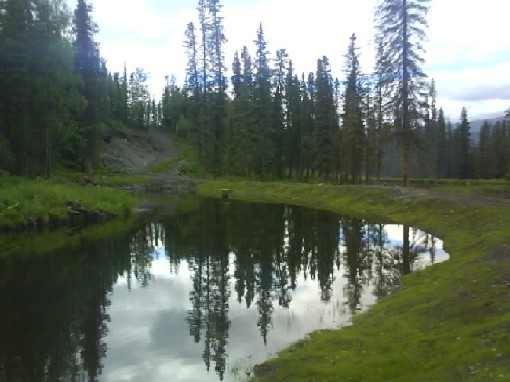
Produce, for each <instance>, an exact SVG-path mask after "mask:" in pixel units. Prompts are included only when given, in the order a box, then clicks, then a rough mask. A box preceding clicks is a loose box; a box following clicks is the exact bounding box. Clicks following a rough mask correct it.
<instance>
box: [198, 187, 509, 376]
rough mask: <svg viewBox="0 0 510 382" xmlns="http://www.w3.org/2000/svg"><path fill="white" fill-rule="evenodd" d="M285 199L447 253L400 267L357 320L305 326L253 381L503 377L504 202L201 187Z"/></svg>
mask: <svg viewBox="0 0 510 382" xmlns="http://www.w3.org/2000/svg"><path fill="white" fill-rule="evenodd" d="M221 188H228V189H231V190H232V192H231V196H232V198H236V199H243V200H253V201H265V202H285V203H292V204H297V205H303V206H309V207H315V208H321V209H328V210H332V211H336V212H339V213H341V214H346V215H356V216H360V217H365V218H369V219H372V220H379V221H380V220H384V221H388V220H392V221H396V222H399V223H407V224H410V225H412V226H415V227H419V228H422V229H424V230H427V231H428V232H430V233H433V234H435V235H436V236H439V237H440V238H442V239H444V241H445V245H446V249H447V251H449V252H450V255H451V260H450V261H448V262H446V263H443V264H440V265H436V266H433V267H430V268H427V269H426V270H424V271H421V272H418V273H415V274H412V275H409V276H405V277H404V278H403V280H402V287H401V288H400V289H399V290H398V291H397V292H395V293H394V294H392V295H391V296H389V297H387V298H385V299H383V300H382V301H380V302H379V303H378V304H377V305H376V306H374V307H372V308H371V309H370V310H369V311H368V312H366V313H364V314H361V315H359V316H358V317H355V319H354V324H353V325H352V326H350V327H347V328H343V329H341V330H338V331H326V332H317V333H312V334H311V335H310V336H309V338H306V339H304V340H302V341H300V342H298V343H296V344H295V345H293V346H291V347H290V348H288V349H286V350H284V351H283V352H281V353H280V354H279V356H278V358H276V359H273V360H270V361H267V362H266V363H264V364H263V365H260V366H258V367H257V369H256V373H257V377H256V380H257V381H259V380H260V381H425V380H427V381H509V380H510V246H509V244H510V207H508V206H505V204H504V203H499V204H498V203H495V204H491V203H487V202H484V201H482V200H473V202H472V203H470V204H465V199H463V202H462V204H461V203H459V202H458V201H455V198H453V199H452V198H451V195H450V196H449V197H448V198H444V199H443V198H441V197H440V195H439V194H430V195H425V196H421V197H419V198H409V197H406V196H403V195H402V194H401V193H400V192H399V190H398V189H393V188H375V187H374V188H369V187H333V186H327V185H323V186H318V185H300V184H293V185H286V184H281V183H265V184H262V183H250V182H225V183H208V184H203V185H201V186H200V188H199V193H200V194H202V195H208V196H214V197H219V195H220V193H219V189H221Z"/></svg>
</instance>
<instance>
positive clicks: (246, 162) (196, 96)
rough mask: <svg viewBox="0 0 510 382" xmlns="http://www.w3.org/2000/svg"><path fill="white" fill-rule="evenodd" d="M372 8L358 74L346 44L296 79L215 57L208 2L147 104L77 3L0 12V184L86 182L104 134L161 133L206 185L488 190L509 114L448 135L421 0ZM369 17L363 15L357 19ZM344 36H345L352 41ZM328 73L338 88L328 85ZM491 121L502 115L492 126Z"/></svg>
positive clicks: (258, 47) (499, 168) (1, 7)
mask: <svg viewBox="0 0 510 382" xmlns="http://www.w3.org/2000/svg"><path fill="white" fill-rule="evenodd" d="M401 3H402V2H401V1H398V0H384V1H379V5H378V7H377V9H376V10H375V14H374V15H373V17H374V18H375V21H376V36H375V43H376V44H377V47H378V49H377V57H376V65H375V67H374V68H362V67H361V65H360V59H359V58H360V54H361V53H362V52H361V48H360V47H359V45H358V41H357V38H356V34H355V33H353V34H352V36H351V37H350V38H349V39H348V40H347V41H336V42H335V44H336V46H334V47H332V49H338V50H341V51H343V52H344V62H335V63H332V62H330V60H329V59H328V57H326V56H322V57H318V58H317V65H316V69H315V71H313V72H310V73H300V72H297V70H296V69H295V67H296V64H295V63H294V62H293V60H292V58H291V57H289V54H288V53H287V51H286V49H285V48H284V47H282V48H281V49H278V50H276V51H275V52H270V51H269V50H268V47H267V46H268V44H267V37H266V35H265V33H264V27H263V24H262V23H261V24H260V26H259V28H258V29H257V30H256V31H254V33H253V37H254V41H253V42H252V43H250V44H249V45H246V46H242V47H239V50H238V51H237V52H236V53H235V55H234V56H233V57H225V54H224V47H225V43H226V41H227V36H226V32H225V30H224V19H223V17H222V5H221V2H220V0H198V4H197V22H190V23H189V24H188V25H187V26H186V28H185V30H184V31H183V39H184V49H185V50H186V54H187V65H186V67H187V69H186V73H185V81H184V83H182V84H179V83H177V81H175V80H174V79H173V77H170V76H169V77H167V81H166V85H165V87H164V89H161V94H160V95H157V96H153V95H151V93H150V91H149V88H148V84H147V79H148V73H147V72H146V71H145V70H144V69H143V68H137V69H136V70H135V71H134V72H132V73H128V72H127V70H126V69H125V70H124V71H123V72H120V73H119V72H114V73H112V72H110V71H109V69H108V66H107V62H106V60H104V59H103V58H102V56H101V50H100V46H99V44H98V43H97V41H96V34H97V32H98V28H99V26H98V25H96V24H95V22H94V20H93V8H92V4H91V3H90V2H87V1H86V0H78V1H77V5H76V8H75V9H74V10H70V9H68V8H67V6H66V2H65V1H63V0H3V1H0V52H1V54H0V173H1V174H13V175H22V176H30V177H33V176H45V177H50V176H51V174H52V172H53V171H54V170H55V169H56V168H67V169H72V170H76V171H83V172H87V173H92V172H94V171H97V169H99V168H101V166H102V164H101V161H100V159H99V158H100V153H101V150H102V148H103V146H104V145H105V144H107V142H108V139H109V137H110V136H111V135H112V134H114V132H115V131H123V130H125V129H131V130H135V131H137V130H140V131H147V130H149V129H154V128H158V129H166V130H167V131H169V132H172V133H175V135H176V136H177V137H181V138H183V139H185V140H187V141H188V142H189V143H191V144H192V145H193V147H194V148H195V149H196V152H197V157H198V160H199V163H200V166H201V167H202V168H203V170H204V171H205V172H206V173H207V174H209V175H210V176H213V177H218V176H241V177H247V178H252V179H261V180H265V179H297V180H305V181H307V180H320V181H331V182H338V183H352V184H359V183H364V182H367V183H368V182H372V181H374V180H379V179H380V178H387V177H402V182H403V184H404V186H405V185H407V183H408V181H409V178H410V177H412V178H438V179H447V178H460V179H475V178H479V179H496V178H503V177H506V176H509V175H508V174H509V172H510V113H509V114H507V116H506V118H505V116H504V115H502V116H501V119H499V120H498V121H497V122H489V121H487V122H486V123H484V124H483V126H482V128H481V130H480V133H479V134H478V132H477V134H476V136H475V135H474V134H473V133H472V131H471V130H472V129H471V121H470V119H469V115H468V111H467V110H466V109H462V110H459V119H458V120H457V121H451V120H449V119H448V118H446V117H445V112H444V111H443V109H442V108H441V106H440V105H437V102H436V98H437V92H436V84H435V82H434V80H433V79H431V78H429V77H428V76H427V75H426V73H425V72H424V70H423V67H424V59H423V56H424V52H425V51H424V47H423V46H424V45H423V42H424V41H425V39H426V31H427V20H426V15H427V12H428V0H408V1H407V2H405V1H404V3H403V4H405V5H404V10H405V12H400V10H402V9H401V7H402V4H401ZM369 17H370V15H369ZM353 32H355V31H353ZM333 67H341V68H342V70H343V77H342V78H334V77H333V75H332V68H333ZM502 114H503V113H502Z"/></svg>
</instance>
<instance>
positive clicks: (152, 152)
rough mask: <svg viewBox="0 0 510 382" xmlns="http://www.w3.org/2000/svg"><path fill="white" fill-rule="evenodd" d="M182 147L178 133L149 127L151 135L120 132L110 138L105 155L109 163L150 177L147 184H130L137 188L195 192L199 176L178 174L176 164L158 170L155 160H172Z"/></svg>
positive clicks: (107, 163) (103, 159)
mask: <svg viewBox="0 0 510 382" xmlns="http://www.w3.org/2000/svg"><path fill="white" fill-rule="evenodd" d="M177 154H179V149H178V147H177V146H176V144H175V141H174V136H173V134H171V133H170V132H167V131H165V130H163V129H160V128H152V129H149V131H148V137H139V136H133V135H131V136H129V135H124V134H118V135H117V136H113V137H111V138H110V139H109V142H108V143H107V144H106V145H105V150H104V152H103V154H102V155H101V159H102V161H103V163H104V165H105V166H107V167H109V168H112V169H114V170H118V171H121V172H123V173H127V174H130V175H142V176H145V177H147V178H148V180H147V183H146V184H136V185H132V186H129V187H128V188H129V189H130V190H132V191H135V192H175V193H182V192H184V193H189V192H193V190H194V189H195V186H196V184H197V182H198V181H197V180H196V179H194V178H190V177H187V176H181V175H179V174H178V171H177V166H176V168H170V169H168V170H165V171H162V172H158V173H154V172H152V171H151V169H152V167H153V166H154V165H155V164H158V163H160V162H162V161H164V160H171V159H172V158H174V157H175V156H176V155H177Z"/></svg>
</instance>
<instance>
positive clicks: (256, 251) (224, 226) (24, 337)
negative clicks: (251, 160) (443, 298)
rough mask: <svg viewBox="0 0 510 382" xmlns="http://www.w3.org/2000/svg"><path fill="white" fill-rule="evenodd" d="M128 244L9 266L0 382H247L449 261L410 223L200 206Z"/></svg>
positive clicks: (140, 229)
mask: <svg viewBox="0 0 510 382" xmlns="http://www.w3.org/2000/svg"><path fill="white" fill-rule="evenodd" d="M187 205H188V207H187V208H186V209H184V210H183V211H180V212H179V211H177V212H174V213H167V214H159V215H156V216H154V217H153V218H152V220H151V221H148V222H146V223H143V224H140V225H138V226H137V227H136V228H134V229H132V230H131V231H130V232H129V233H128V234H124V235H121V236H118V237H111V238H109V239H108V240H104V241H100V242H97V241H96V242H93V243H88V242H86V241H84V242H83V243H82V244H81V245H80V246H78V247H77V248H78V249H73V250H72V252H69V253H67V252H66V251H60V252H59V251H56V252H55V253H52V254H47V255H44V256H42V255H37V256H33V257H28V258H27V259H25V260H23V261H10V262H8V263H7V262H5V263H4V262H3V263H2V264H1V267H0V296H1V298H2V313H1V314H0V380H5V381H31V382H32V381H57V380H62V381H85V380H87V381H105V382H106V381H115V382H119V381H147V382H151V381H155V382H158V381H165V382H166V381H174V382H182V381H190V382H191V381H193V382H197V381H218V380H224V381H242V380H246V379H247V377H249V376H250V375H251V370H252V367H253V366H254V365H255V364H257V363H260V362H261V361H263V360H265V359H268V358H269V357H272V356H274V355H276V353H277V352H278V351H279V350H281V349H283V348H284V347H286V346H288V345H289V344H291V343H292V342H295V341H296V340H298V339H300V338H303V337H305V336H306V334H307V333H310V332H311V331H313V330H317V329H330V328H338V327H341V326H345V325H348V324H349V323H350V322H351V319H352V317H353V315H356V314H358V313H360V312H362V311H364V310H365V309H367V308H368V307H369V306H370V305H372V304H374V303H375V302H376V301H377V300H378V299H379V298H381V297H384V296H386V295H387V294H389V293H391V291H392V290H394V289H395V288H396V287H398V284H399V279H400V277H401V275H403V274H407V273H410V272H412V271H416V270H419V269H422V268H424V267H426V266H428V265H431V264H433V263H438V262H441V261H444V260H447V259H448V254H447V253H445V251H444V250H443V243H442V241H441V240H439V239H437V238H435V237H433V236H431V235H430V234H427V233H425V232H423V231H420V230H417V229H413V228H410V227H408V226H402V225H395V224H382V223H377V222H367V221H364V220H361V219H356V218H350V217H344V216H339V215H337V214H334V213H331V212H326V211H319V210H311V209H306V208H302V207H294V206H286V205H269V204H255V203H242V202H236V201H231V202H229V203H224V202H221V201H218V200H211V199H197V200H193V201H192V202H188V203H187Z"/></svg>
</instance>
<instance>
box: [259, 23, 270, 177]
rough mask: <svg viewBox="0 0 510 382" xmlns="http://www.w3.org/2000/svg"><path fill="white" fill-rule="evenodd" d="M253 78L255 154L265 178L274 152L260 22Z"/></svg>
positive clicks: (268, 73) (266, 63)
mask: <svg viewBox="0 0 510 382" xmlns="http://www.w3.org/2000/svg"><path fill="white" fill-rule="evenodd" d="M254 42H255V46H256V55H255V61H254V64H255V65H254V66H255V78H254V101H255V119H256V124H257V128H258V139H257V154H258V161H257V162H258V166H259V171H258V174H259V176H260V177H261V178H262V179H265V178H266V176H267V173H268V170H269V166H270V163H271V162H272V160H271V159H272V158H271V156H272V154H273V153H274V147H273V142H272V141H271V139H270V138H271V101H272V97H271V70H270V68H269V59H268V55H269V52H268V51H267V42H266V39H265V36H264V30H263V29H262V24H260V25H259V28H258V30H257V39H256V40H255V41H254Z"/></svg>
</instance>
